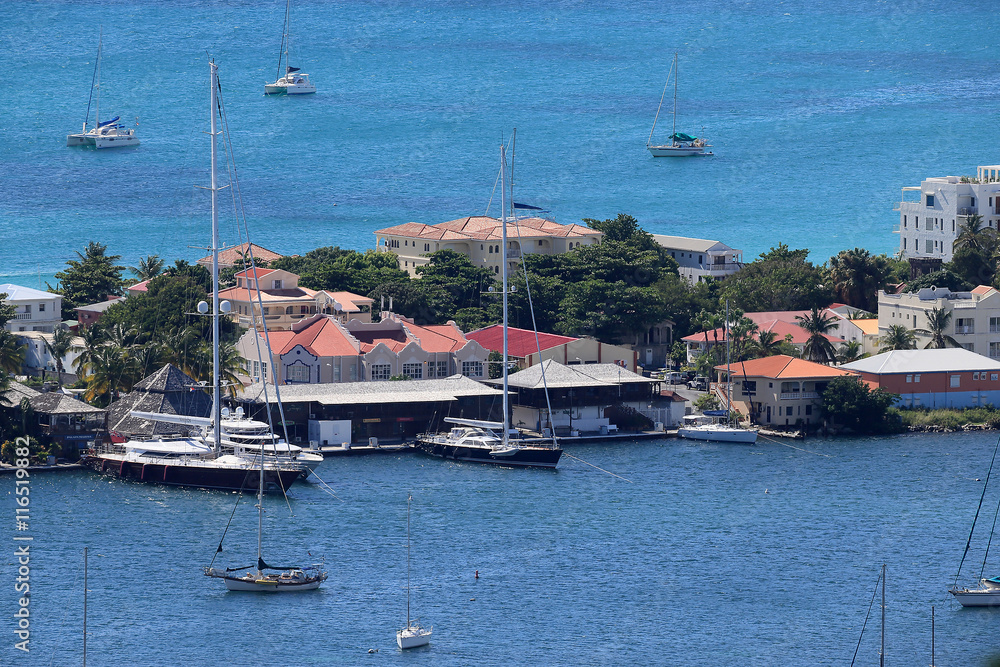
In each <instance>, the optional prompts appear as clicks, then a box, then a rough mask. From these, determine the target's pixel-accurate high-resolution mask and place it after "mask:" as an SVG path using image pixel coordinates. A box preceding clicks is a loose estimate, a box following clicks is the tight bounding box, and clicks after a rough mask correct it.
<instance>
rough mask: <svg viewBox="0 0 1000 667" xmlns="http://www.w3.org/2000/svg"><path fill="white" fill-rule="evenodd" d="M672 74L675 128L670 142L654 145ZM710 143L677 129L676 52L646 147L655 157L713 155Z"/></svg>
mask: <svg viewBox="0 0 1000 667" xmlns="http://www.w3.org/2000/svg"><path fill="white" fill-rule="evenodd" d="M671 75H672V76H673V79H674V110H673V114H672V115H673V121H674V124H673V128H672V129H671V134H670V136H669V137H667V138H668V139H670V143H669V144H657V145H654V144H652V143H651V142H652V141H653V132H654V131H655V130H656V121H657V120H658V119H659V117H660V109H662V108H663V98H664V97H666V95H667V86H669V85H670V78H671ZM711 147H712V146H711V145H710V144H706V143H705V140H704V139H699V138H698V137H692V136H690V135H688V134H684V133H683V132H678V131H677V54H676V53H675V54H674V63H673V65H671V67H670V73H669V74H667V82H666V83H665V84H663V94H661V95H660V106H658V107H656V116H655V117H654V118H653V128H652V129H651V130H650V131H649V138H648V139H647V140H646V149H647V150H649V152H650V153H651V154H652V155H653V157H693V156H698V155H711V154H712V151H706V150H705V149H706V148H711Z"/></svg>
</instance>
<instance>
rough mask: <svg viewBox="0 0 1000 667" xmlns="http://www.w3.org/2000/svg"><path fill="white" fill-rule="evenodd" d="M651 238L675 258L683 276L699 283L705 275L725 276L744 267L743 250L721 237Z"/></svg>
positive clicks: (662, 236) (658, 236)
mask: <svg viewBox="0 0 1000 667" xmlns="http://www.w3.org/2000/svg"><path fill="white" fill-rule="evenodd" d="M652 236H653V240H654V241H656V242H657V243H659V244H660V245H661V246H663V247H664V248H666V249H667V250H669V251H670V256H671V257H673V258H674V259H675V260H677V264H678V266H679V269H680V274H681V277H682V278H686V279H687V281H688V282H689V283H700V282H701V281H702V280H703V279H705V278H724V277H726V276H728V275H731V274H733V273H736V272H737V271H739V270H740V269H741V268H743V251H742V250H737V249H735V248H730V247H729V246H727V245H726V244H725V243H722V242H721V241H709V240H707V239H690V238H686V237H684V236H664V235H663V234H653V235H652Z"/></svg>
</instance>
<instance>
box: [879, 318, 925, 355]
mask: <svg viewBox="0 0 1000 667" xmlns="http://www.w3.org/2000/svg"><path fill="white" fill-rule="evenodd" d="M916 347H917V337H916V336H915V335H914V333H913V332H912V331H910V330H909V329H907V328H906V327H905V326H903V325H902V324H891V325H889V328H888V329H887V330H886V332H885V335H884V336H882V337H881V338H879V344H878V349H879V351H880V352H888V351H890V350H912V349H914V348H916Z"/></svg>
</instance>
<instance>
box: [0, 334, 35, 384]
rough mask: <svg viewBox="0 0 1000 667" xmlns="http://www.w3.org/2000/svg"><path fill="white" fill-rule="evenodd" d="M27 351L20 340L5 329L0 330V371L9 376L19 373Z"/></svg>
mask: <svg viewBox="0 0 1000 667" xmlns="http://www.w3.org/2000/svg"><path fill="white" fill-rule="evenodd" d="M27 351H28V348H27V346H26V345H25V344H24V343H22V342H21V339H20V338H18V337H17V336H15V335H14V334H12V333H11V332H9V331H7V330H6V329H0V371H3V372H4V373H10V374H11V375H16V374H17V373H20V372H21V368H22V367H23V366H24V357H25V355H26V354H27Z"/></svg>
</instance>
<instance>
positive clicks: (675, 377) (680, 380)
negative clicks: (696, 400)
mask: <svg viewBox="0 0 1000 667" xmlns="http://www.w3.org/2000/svg"><path fill="white" fill-rule="evenodd" d="M664 379H665V380H666V381H667V383H669V384H686V383H687V380H688V378H687V374H686V373H681V372H680V371H673V372H671V373H667V377H666V378H664Z"/></svg>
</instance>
